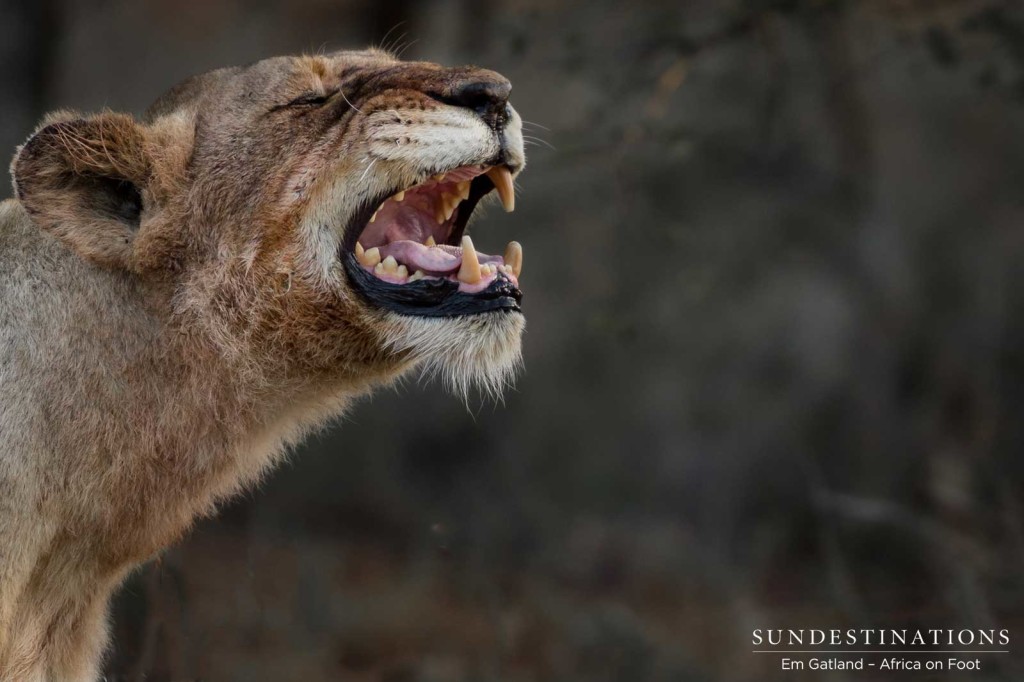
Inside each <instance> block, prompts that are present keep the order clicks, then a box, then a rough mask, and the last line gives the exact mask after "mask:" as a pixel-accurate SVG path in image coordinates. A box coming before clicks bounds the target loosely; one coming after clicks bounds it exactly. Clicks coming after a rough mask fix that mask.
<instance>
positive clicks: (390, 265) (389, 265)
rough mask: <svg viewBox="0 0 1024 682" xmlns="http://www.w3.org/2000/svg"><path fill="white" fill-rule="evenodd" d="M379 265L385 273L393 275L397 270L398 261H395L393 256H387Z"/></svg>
mask: <svg viewBox="0 0 1024 682" xmlns="http://www.w3.org/2000/svg"><path fill="white" fill-rule="evenodd" d="M381 265H383V266H384V270H385V272H390V273H394V272H395V271H396V270H398V261H397V260H395V257H394V256H388V257H387V258H385V259H384V262H383V263H381Z"/></svg>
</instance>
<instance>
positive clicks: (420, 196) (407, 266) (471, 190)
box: [342, 165, 523, 317]
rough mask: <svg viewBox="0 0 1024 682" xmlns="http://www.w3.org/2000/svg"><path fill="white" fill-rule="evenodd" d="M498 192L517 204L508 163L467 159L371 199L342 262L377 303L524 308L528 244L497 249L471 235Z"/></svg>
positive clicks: (399, 307)
mask: <svg viewBox="0 0 1024 682" xmlns="http://www.w3.org/2000/svg"><path fill="white" fill-rule="evenodd" d="M491 191H496V192H497V194H498V197H499V198H500V199H501V203H502V205H503V206H504V207H505V210H506V211H512V210H513V208H514V207H515V191H514V189H513V186H512V173H511V172H510V171H509V169H508V167H507V166H505V165H497V166H486V165H472V166H461V167H459V168H454V169H451V170H448V171H446V172H443V173H438V174H436V175H433V176H431V177H429V178H427V179H425V180H424V181H423V182H420V183H418V184H415V185H413V186H412V187H407V188H405V189H401V190H399V191H397V192H395V193H393V194H390V195H389V196H386V197H381V198H379V199H378V200H376V201H374V202H371V203H369V204H368V205H367V206H366V207H365V208H364V209H363V210H361V211H358V212H357V214H356V216H355V217H354V218H353V219H352V221H351V224H350V225H349V226H348V229H347V230H346V235H347V237H346V240H345V244H344V246H343V247H342V251H343V253H342V261H343V262H344V264H345V269H346V271H347V272H348V275H349V277H350V278H351V279H352V281H353V283H354V284H355V288H356V289H357V290H358V291H359V292H360V293H361V294H362V295H363V297H364V298H365V299H366V300H367V301H368V302H370V303H371V304H374V305H377V306H379V307H383V308H387V309H389V310H392V311H394V312H398V313H402V314H406V315H421V316H429V317H453V316H458V315H473V314H478V313H483V312H488V311H492V310H512V311H517V310H519V309H520V308H519V304H520V302H521V301H522V296H523V295H522V292H521V291H520V290H519V275H520V273H521V272H522V267H523V249H522V247H521V246H520V245H519V243H518V242H514V241H513V242H509V244H508V246H507V247H506V248H505V252H504V254H503V255H500V256H492V255H490V254H486V253H483V252H480V251H477V250H476V248H475V246H474V245H473V240H472V239H470V237H469V235H468V234H466V226H467V223H468V221H469V218H470V215H471V214H472V213H473V210H474V209H475V208H476V206H477V204H478V203H479V202H480V200H481V199H482V198H483V197H484V196H485V195H487V194H488V193H490V192H491Z"/></svg>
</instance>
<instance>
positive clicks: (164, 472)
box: [0, 50, 525, 682]
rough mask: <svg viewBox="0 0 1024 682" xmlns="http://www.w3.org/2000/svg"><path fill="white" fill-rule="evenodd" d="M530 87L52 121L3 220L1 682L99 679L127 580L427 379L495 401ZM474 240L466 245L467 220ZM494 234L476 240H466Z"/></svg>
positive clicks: (283, 67)
mask: <svg viewBox="0 0 1024 682" xmlns="http://www.w3.org/2000/svg"><path fill="white" fill-rule="evenodd" d="M510 89H511V86H510V84H509V82H508V81H507V80H506V79H505V78H504V77H502V76H501V75H499V74H497V73H495V72H493V71H488V70H485V69H480V68H476V67H461V68H447V67H443V66H439V65H436V64H430V63H425V62H401V61H399V60H397V59H395V58H394V57H392V56H391V55H389V54H387V53H384V52H381V51H377V50H370V51H360V52H338V53H335V54H330V55H320V56H312V57H311V56H297V57H278V58H274V59H268V60H264V61H261V62H257V63H255V64H252V65H249V66H246V67H240V68H228V69H221V70H217V71H212V72H209V73H206V74H202V75H200V76H196V77H194V78H191V79H188V80H187V81H185V82H183V83H181V84H179V85H177V86H176V87H174V88H172V89H171V90H170V91H168V92H167V94H165V95H164V96H163V97H161V98H160V99H158V100H157V101H156V102H155V103H154V104H153V105H152V106H151V107H150V108H149V110H148V111H147V112H146V113H145V115H144V116H143V117H141V118H135V117H133V116H130V115H127V114H119V113H114V112H109V111H107V112H102V113H98V114H93V115H83V114H79V113H76V112H70V111H61V112H56V113H54V114H51V115H50V116H48V117H47V118H46V119H45V120H44V121H43V122H42V124H41V125H40V126H39V128H38V129H37V130H36V131H35V133H34V134H33V135H32V136H31V137H30V138H29V139H28V141H27V142H26V143H25V144H24V145H23V146H22V147H20V148H19V150H18V152H17V154H16V156H15V159H14V162H13V164H12V166H11V171H12V175H13V179H14V188H15V192H16V199H14V200H11V201H7V202H4V203H3V204H2V205H0V320H3V323H2V325H0V368H3V376H4V380H3V381H2V382H0V430H2V432H3V434H4V442H5V444H4V448H3V449H2V450H0V491H3V492H2V494H0V679H3V680H8V679H11V680H21V679H26V680H35V681H37V682H41V681H44V680H91V679H95V678H96V677H97V676H98V674H99V673H98V668H99V661H100V660H101V657H102V653H103V650H104V648H105V646H106V640H107V637H106V632H107V630H106V625H105V619H106V616H105V614H106V610H107V602H108V600H109V597H110V595H111V593H112V592H113V590H115V589H116V588H117V586H118V585H119V584H120V582H121V581H122V580H123V578H124V576H125V575H126V574H127V573H128V572H129V571H130V570H131V569H132V568H133V567H134V566H137V565H138V564H139V563H141V562H144V561H146V560H148V559H150V558H152V557H153V556H154V555H156V554H157V553H159V552H160V551H161V550H162V549H163V548H165V547H166V546H168V545H169V544H170V543H172V542H174V541H175V540H176V539H178V538H179V537H181V535H182V534H183V533H184V532H186V531H187V529H188V528H189V526H190V525H191V524H192V523H193V521H194V520H195V519H196V518H198V517H200V516H202V515H205V514H209V513H211V512H212V511H214V510H215V509H216V506H217V504H218V503H219V502H220V501H222V500H224V499H225V498H227V497H229V496H230V495H233V494H236V493H237V492H238V491H239V490H241V489H243V488H244V487H245V486H247V485H249V484H251V483H252V482H253V481H255V480H257V479H258V478H259V477H260V476H261V475H263V474H264V473H265V472H266V471H268V470H269V469H270V468H271V467H272V466H273V465H274V464H275V463H276V462H277V461H278V460H279V458H280V456H281V453H282V452H283V451H285V450H286V448H287V447H288V446H289V445H291V444H294V443H296V442H297V441H299V440H300V439H301V438H302V437H303V435H304V434H306V433H308V432H309V431H310V429H312V428H315V427H317V426H318V425H320V424H323V423H324V422H325V421H326V420H328V419H330V418H331V417H333V416H335V415H337V414H339V413H340V412H342V411H344V410H345V409H346V407H347V406H348V405H349V404H350V403H351V402H352V400H353V399H354V398H355V397H357V396H359V395H361V394H365V393H366V392H368V391H372V390H373V389H374V388H376V387H379V386H385V385H387V384H389V383H390V382H392V381H394V380H396V379H397V378H399V377H401V376H402V375H404V374H406V373H408V372H411V371H422V372H424V373H425V374H427V375H429V376H436V377H437V378H438V379H439V380H441V381H443V382H444V383H445V384H446V385H447V386H448V387H449V388H450V389H451V390H452V391H453V392H455V393H456V394H458V395H461V396H466V395H467V394H468V392H469V391H471V390H472V389H474V388H476V389H479V390H481V391H483V392H484V393H486V394H489V395H491V396H494V397H496V398H497V397H499V396H500V395H501V392H502V390H503V389H504V388H505V387H507V386H508V384H509V383H510V382H511V380H512V378H513V376H514V374H515V373H516V371H517V369H518V368H519V366H520V364H521V350H520V338H521V336H522V333H523V329H524V326H525V319H524V317H523V313H522V301H523V294H522V291H521V290H520V277H521V276H522V267H523V248H522V246H521V245H520V244H519V242H517V241H514V240H512V241H507V242H506V243H505V244H504V245H501V244H502V241H504V240H502V241H498V240H497V239H495V238H494V236H493V235H491V234H490V233H489V231H488V230H487V227H486V224H484V225H482V226H481V225H480V223H479V222H477V221H476V220H475V219H476V214H477V213H478V208H479V207H480V206H482V205H485V204H487V203H491V204H494V205H496V206H500V207H502V208H504V210H506V211H511V210H513V209H514V207H515V189H514V180H515V178H516V176H517V175H518V174H519V173H520V172H521V171H522V170H523V168H524V166H525V157H524V154H523V137H522V132H521V120H520V118H519V115H518V113H517V112H516V111H515V109H514V108H513V107H512V106H511V105H510V104H509V93H510ZM471 222H472V226H471ZM471 232H472V234H471Z"/></svg>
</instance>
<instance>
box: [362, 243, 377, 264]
mask: <svg viewBox="0 0 1024 682" xmlns="http://www.w3.org/2000/svg"><path fill="white" fill-rule="evenodd" d="M361 262H362V264H363V265H365V266H366V267H368V268H372V267H376V266H377V264H378V263H380V249H379V248H377V247H376V246H375V247H373V248H372V249H367V250H366V252H365V253H363V258H362V261H361Z"/></svg>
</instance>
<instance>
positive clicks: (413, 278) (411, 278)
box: [409, 270, 426, 282]
mask: <svg viewBox="0 0 1024 682" xmlns="http://www.w3.org/2000/svg"><path fill="white" fill-rule="evenodd" d="M424 277H426V274H425V273H424V272H423V271H422V270H417V271H416V272H414V273H412V274H411V275H410V276H409V281H410V282H418V281H419V280H421V279H423V278H424Z"/></svg>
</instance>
